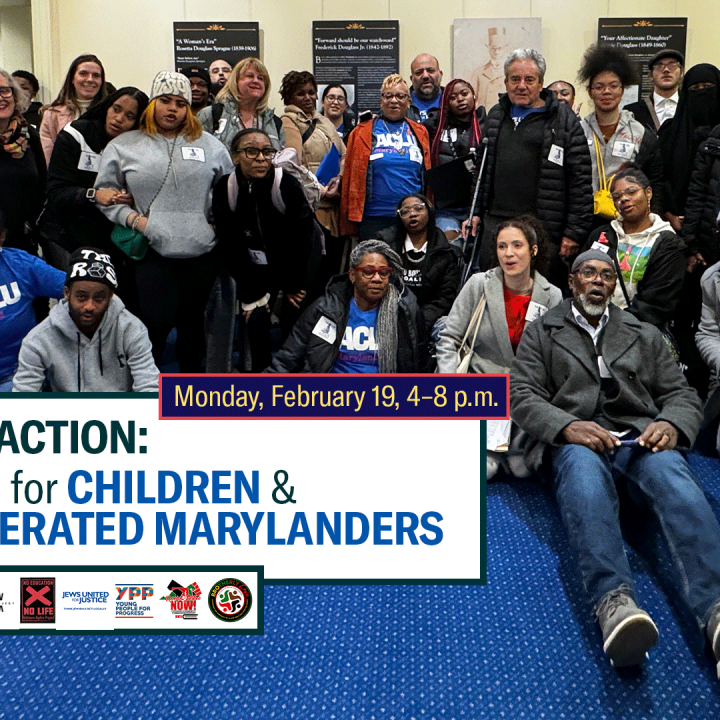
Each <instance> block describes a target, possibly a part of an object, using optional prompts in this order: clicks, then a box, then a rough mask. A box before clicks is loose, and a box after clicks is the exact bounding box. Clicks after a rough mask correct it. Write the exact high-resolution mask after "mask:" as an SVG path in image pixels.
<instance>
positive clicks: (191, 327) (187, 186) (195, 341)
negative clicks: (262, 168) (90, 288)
mask: <svg viewBox="0 0 720 720" xmlns="http://www.w3.org/2000/svg"><path fill="white" fill-rule="evenodd" d="M191 103H192V92H191V89H190V81H189V80H188V79H187V78H186V77H185V76H184V75H182V74H181V73H175V72H160V73H158V74H157V75H156V76H155V79H154V80H153V85H152V92H151V95H150V104H149V105H148V107H147V109H146V110H145V112H144V113H143V115H142V118H141V119H140V129H139V130H132V131H130V132H126V133H123V134H122V135H120V136H119V137H117V138H115V139H114V140H113V141H112V142H110V143H109V144H108V146H107V147H106V148H105V152H104V153H103V156H102V161H101V164H100V169H99V170H98V175H97V180H96V182H95V187H96V188H115V189H117V190H126V191H127V192H128V193H130V195H132V198H133V202H132V204H130V205H126V204H119V205H117V204H115V205H114V204H111V205H106V206H102V207H101V208H100V209H101V210H102V212H103V213H104V214H105V215H106V216H107V217H108V218H109V219H110V220H111V221H112V222H113V223H115V224H116V225H119V226H121V228H120V229H122V228H123V227H125V228H127V229H129V230H131V231H138V232H139V233H142V235H143V236H144V237H145V238H147V248H146V250H144V251H143V248H141V249H140V250H139V251H134V252H133V259H135V260H136V262H135V263H134V279H135V285H136V290H137V295H138V298H137V308H132V309H133V311H134V312H135V314H136V315H137V316H138V317H139V318H140V319H141V320H142V321H143V322H144V323H145V325H146V326H147V328H148V332H149V334H150V340H151V342H152V345H153V355H154V356H155V359H156V362H157V360H158V359H159V358H160V357H161V355H162V353H163V349H164V348H165V341H166V339H167V336H168V333H169V332H170V330H171V329H172V328H173V327H177V330H178V339H177V357H178V364H179V366H180V370H181V372H200V370H201V363H202V359H203V356H204V347H205V337H204V329H203V317H204V313H205V305H206V303H207V298H208V295H209V293H210V288H211V287H212V284H213V280H214V279H215V262H214V254H213V253H212V250H213V249H214V248H215V245H216V243H217V238H216V237H215V230H214V229H213V227H212V225H210V223H209V211H210V205H211V201H212V189H213V187H214V185H215V184H216V183H217V181H218V180H219V179H220V178H221V177H222V176H223V175H227V174H228V173H229V172H230V171H231V170H232V169H233V164H232V160H231V159H230V155H229V153H228V152H227V150H226V149H225V148H224V147H223V145H222V144H221V143H220V142H218V141H217V140H215V138H213V137H211V136H210V135H208V134H207V133H204V132H203V129H202V126H201V125H200V123H199V122H198V120H197V118H196V117H195V116H194V115H193V114H192V113H191V112H190V104H191ZM116 230H118V228H116ZM115 236H116V233H115V232H114V233H113V239H114V240H115Z"/></svg>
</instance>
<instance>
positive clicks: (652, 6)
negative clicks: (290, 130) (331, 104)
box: [32, 0, 720, 105]
mask: <svg viewBox="0 0 720 720" xmlns="http://www.w3.org/2000/svg"><path fill="white" fill-rule="evenodd" d="M32 5H33V37H34V45H35V47H34V57H35V67H36V69H37V71H38V72H41V73H42V75H43V76H42V77H41V82H42V83H43V84H47V85H49V86H50V87H51V88H52V92H51V94H52V95H54V94H55V93H56V92H57V90H58V89H59V86H60V84H61V82H62V80H63V77H64V74H65V72H66V70H67V67H68V65H69V64H70V62H71V61H72V59H73V58H74V57H76V56H77V55H80V54H81V53H83V52H94V53H95V54H96V55H98V56H99V57H100V58H101V59H102V61H103V64H104V65H105V68H106V71H107V75H108V78H109V79H110V80H111V81H112V82H113V83H114V84H115V85H116V86H120V85H128V84H133V85H138V86H139V87H141V88H143V89H146V90H147V89H148V88H149V85H150V82H151V81H152V78H153V76H154V74H155V73H156V72H157V71H158V70H162V69H170V68H172V66H173V43H172V23H173V21H179V20H189V21H198V20H208V21H231V20H232V21H248V20H252V21H257V22H259V23H260V31H261V49H262V56H263V60H264V62H265V64H266V65H267V66H268V69H269V71H270V75H271V77H272V79H273V86H274V88H275V89H277V87H278V86H279V83H280V79H281V78H282V76H283V74H284V73H286V72H287V71H288V70H292V69H296V70H301V69H307V70H312V46H311V32H312V21H313V20H328V19H347V20H353V19H356V20H384V19H393V20H399V22H400V69H401V72H403V73H404V74H406V73H407V72H408V69H409V65H410V61H411V60H412V58H413V57H414V56H415V55H416V54H418V53H420V52H430V53H432V54H434V55H436V56H437V57H438V59H439V61H440V64H441V67H444V68H445V70H446V72H445V79H446V80H449V79H450V69H451V68H452V23H453V19H454V18H456V17H458V18H462V17H467V18H471V17H540V18H542V21H543V54H544V55H545V57H546V59H547V62H548V79H556V78H559V77H563V78H566V79H569V80H573V79H574V78H575V75H576V73H577V68H578V65H579V63H580V58H581V56H582V53H583V51H584V49H585V48H586V47H587V45H589V44H590V43H592V42H594V40H595V39H596V35H597V19H598V17H628V16H637V15H642V14H645V15H647V16H650V17H661V16H667V17H672V16H687V17H688V21H689V32H688V46H687V50H688V52H687V65H688V66H690V65H694V64H696V63H698V62H712V63H714V64H716V65H720V47H719V45H718V43H717V41H716V37H717V28H718V27H720V3H719V2H716V1H715V2H708V1H707V0H685V1H684V2H680V0H631V2H627V1H622V2H621V0H604V1H598V0H226V1H225V2H224V3H223V2H216V3H210V2H208V1H207V0H121V1H120V2H116V1H115V0H113V1H112V2H110V1H108V0H32ZM219 7H222V8H223V9H222V10H217V9H213V8H219ZM36 74H37V72H36ZM38 77H40V75H38ZM272 97H274V98H276V100H277V104H278V105H279V102H280V101H279V97H278V96H277V95H275V94H274V91H273V96H272ZM271 104H272V103H271Z"/></svg>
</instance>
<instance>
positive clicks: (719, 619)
mask: <svg viewBox="0 0 720 720" xmlns="http://www.w3.org/2000/svg"><path fill="white" fill-rule="evenodd" d="M490 41H491V45H492V47H493V49H494V52H493V53H492V60H491V62H490V63H488V65H487V66H486V67H485V68H482V69H481V70H482V72H481V73H480V74H479V75H478V76H477V77H473V78H469V79H463V78H453V79H451V80H450V81H449V82H447V84H446V85H444V86H443V84H442V80H443V72H442V70H441V69H440V66H439V63H438V61H437V59H436V58H435V57H434V56H432V55H430V54H427V53H422V54H419V55H418V56H417V57H415V58H414V59H413V61H412V63H411V66H410V75H409V81H407V80H406V79H405V78H403V76H402V75H400V74H391V75H389V76H388V77H386V78H385V79H384V81H383V83H382V85H381V87H380V88H379V89H378V103H377V107H376V108H357V109H358V110H360V111H368V110H369V112H360V113H359V114H356V113H355V112H354V111H353V108H351V107H350V103H349V96H348V91H347V88H345V87H344V86H343V85H342V84H341V83H330V84H328V85H326V86H325V87H324V88H322V92H320V90H321V88H320V87H319V85H318V82H317V80H316V78H315V77H314V76H313V75H312V73H310V72H307V71H303V70H292V71H290V72H288V73H286V74H285V75H284V77H283V78H282V81H281V83H280V89H279V96H280V98H281V103H282V112H280V111H277V112H276V110H275V109H274V108H273V104H274V103H273V100H272V98H273V97H274V96H273V95H272V92H271V90H272V83H271V79H270V75H269V73H268V70H267V68H266V67H265V66H264V65H263V63H262V62H261V61H260V60H259V59H258V58H245V59H243V60H241V61H240V62H238V63H237V64H236V65H235V66H234V67H233V66H231V64H230V63H228V62H227V61H226V60H225V59H224V58H217V59H216V60H215V61H214V62H212V63H211V64H210V65H209V67H207V68H202V67H191V68H186V69H185V70H183V72H165V71H163V72H159V73H158V74H157V75H156V77H155V79H154V81H153V83H152V86H151V88H150V89H149V93H147V94H146V93H145V92H143V91H142V90H141V89H139V88H136V87H121V88H120V89H117V90H116V89H115V88H114V86H112V85H111V83H110V82H108V80H107V79H106V77H105V71H104V69H103V65H102V62H101V61H100V59H99V58H98V57H97V56H95V55H81V56H80V57H78V58H76V59H75V60H74V61H73V63H72V64H71V66H70V68H69V70H68V73H67V76H66V79H65V82H64V83H63V86H62V88H61V90H60V92H59V93H58V95H57V97H56V99H55V100H54V101H53V102H52V103H50V104H49V105H47V106H45V107H39V106H38V104H37V103H34V104H31V101H32V98H33V96H34V94H36V93H37V90H38V87H39V85H38V82H37V79H36V78H35V77H34V76H33V75H32V73H29V72H27V71H17V72H16V73H13V74H12V75H11V74H9V73H7V72H5V71H0V137H1V138H2V151H1V152H0V247H1V248H2V249H1V251H0V298H1V301H0V334H1V335H2V340H3V342H2V344H1V346H0V390H2V391H7V390H10V389H12V390H13V391H15V392H37V391H42V390H49V391H61V392H83V391H93V392H104V391H105V392H111V391H121V392H122V391H135V392H141V391H154V390H156V389H157V387H158V373H159V371H158V365H159V364H160V363H161V358H162V356H163V353H164V350H165V347H166V343H167V339H168V335H169V333H170V332H171V331H172V330H173V329H176V331H177V341H176V348H175V349H176V359H177V363H178V366H179V369H180V371H182V372H193V373H199V372H203V371H207V372H232V371H236V372H243V371H251V372H260V371H266V372H314V373H414V372H432V371H434V370H435V371H439V372H441V373H458V372H465V373H468V372H469V373H488V372H490V373H509V374H510V379H511V392H510V396H511V417H512V422H511V424H510V425H509V426H508V429H507V432H506V433H505V435H504V438H503V441H502V442H497V443H496V444H495V445H493V447H491V448H489V451H488V454H487V458H488V459H487V475H488V476H489V477H490V476H492V475H494V474H495V473H502V472H505V473H506V474H509V475H515V476H522V475H527V474H529V473H531V472H535V471H537V472H540V473H541V474H542V475H544V476H546V477H547V478H549V480H550V484H551V486H552V489H553V492H554V493H555V496H556V498H557V501H558V504H559V507H560V512H561V514H562V516H563V518H564V520H565V522H566V524H567V527H568V534H569V539H570V546H571V549H572V550H573V552H574V553H575V557H576V558H577V560H578V564H579V569H580V574H581V575H582V579H583V583H584V586H585V589H586V591H587V593H588V598H589V599H590V601H591V602H592V604H593V607H594V609H595V612H596V614H597V617H598V621H599V625H600V629H601V632H602V636H603V648H604V650H605V652H606V653H607V654H608V656H609V657H610V658H611V660H612V661H613V663H614V664H615V665H616V666H618V667H620V666H626V665H634V664H639V663H642V662H643V660H644V658H645V655H646V652H647V650H649V649H650V648H651V647H652V646H653V645H654V644H655V642H656V641H657V639H658V630H657V627H656V625H655V623H654V622H653V620H652V619H651V618H650V616H649V615H648V613H646V612H645V611H644V610H642V609H640V608H639V607H638V606H637V604H636V596H635V592H634V586H633V579H632V576H631V574H630V570H629V568H628V567H627V560H626V557H625V553H624V550H623V541H622V535H621V532H620V526H619V521H618V505H619V503H620V496H621V495H622V497H623V502H625V499H624V498H625V495H628V496H629V497H630V498H631V499H632V500H634V501H635V502H639V503H640V504H643V505H646V506H648V507H649V508H650V510H651V511H652V512H653V513H654V514H655V515H656V516H657V517H658V518H659V520H660V526H661V527H662V529H663V532H664V534H665V537H666V539H667V541H668V542H669V543H670V546H671V548H673V557H674V559H675V562H676V565H677V571H678V574H679V577H681V578H682V579H683V582H682V591H683V594H684V597H685V600H686V601H687V604H688V606H689V607H690V608H691V610H692V612H693V613H694V615H695V617H696V618H697V621H698V624H699V626H700V627H701V628H702V629H703V630H704V631H705V633H706V636H707V638H708V640H709V642H710V644H711V647H712V650H713V652H714V654H715V658H716V660H717V661H718V663H719V667H720V526H718V522H717V519H716V517H715V515H714V513H713V511H712V509H711V507H710V506H709V505H708V503H707V501H706V499H705V497H704V495H703V493H702V491H701V489H700V488H699V487H698V485H697V482H696V480H695V479H694V477H693V475H692V472H691V470H690V467H689V466H688V464H687V462H686V461H685V459H684V457H683V455H682V454H681V453H679V452H678V451H677V450H676V448H678V447H679V448H689V447H690V446H692V444H693V442H694V440H695V438H696V436H697V434H698V431H699V429H700V426H701V423H703V422H704V423H705V424H706V425H708V424H711V423H712V422H714V421H716V417H717V416H718V415H720V385H719V384H718V375H719V374H720V262H718V261H719V260H720V244H719V237H718V227H719V224H720V223H719V221H720V94H719V93H720V71H719V70H718V68H716V67H715V66H713V65H709V64H700V65H695V66H694V67H691V68H689V69H688V71H687V73H686V72H685V67H684V66H685V59H684V57H683V56H682V54H681V53H679V52H677V51H676V50H672V49H666V50H661V51H660V52H658V53H657V54H656V55H655V56H654V57H652V59H651V60H650V61H649V63H648V67H647V70H648V73H649V75H650V76H651V78H652V82H653V91H652V93H651V94H650V95H649V96H648V97H645V98H641V99H640V100H639V101H638V102H636V103H633V104H631V105H628V106H626V107H623V95H624V91H625V90H626V89H627V88H628V87H629V86H632V85H637V83H638V81H639V78H637V77H636V74H635V68H634V66H633V64H632V63H631V61H630V59H629V58H628V56H627V54H626V53H625V52H624V51H623V50H621V49H619V48H612V47H607V46H603V45H593V46H591V47H589V48H588V49H587V51H586V53H585V55H584V57H583V58H582V61H581V63H580V67H579V70H578V74H577V80H578V81H579V82H580V83H582V85H583V86H584V87H585V89H586V90H587V93H588V96H589V98H590V101H591V103H592V110H591V112H589V113H588V114H586V115H585V116H584V117H582V118H581V117H580V106H576V105H575V87H574V86H573V84H572V83H570V82H568V81H567V80H556V81H555V82H553V83H550V84H547V85H546V82H545V80H546V78H545V75H546V72H547V67H546V62H545V59H544V58H543V57H542V55H541V54H540V53H538V52H537V51H536V50H533V49H518V50H515V51H513V52H511V53H510V54H509V55H507V56H506V57H505V58H504V62H503V58H502V54H503V53H504V52H505V48H506V45H505V43H504V37H500V36H497V37H491V38H490ZM479 89H480V90H481V97H479V98H478V96H477V93H478V92H480V90H479ZM319 94H320V95H319ZM238 303H239V306H240V311H239V312H237V313H236V305H237V304H238ZM701 398H702V399H701ZM705 399H707V402H706V404H705V407H704V415H703V404H702V401H703V400H705ZM719 440H720V438H719ZM718 445H719V447H720V442H719V443H718ZM621 486H622V487H621ZM619 489H622V493H620V492H619Z"/></svg>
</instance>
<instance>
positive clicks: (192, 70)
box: [180, 65, 210, 88]
mask: <svg viewBox="0 0 720 720" xmlns="http://www.w3.org/2000/svg"><path fill="white" fill-rule="evenodd" d="M180 72H181V73H182V74H183V75H184V76H185V77H186V78H187V79H188V80H192V78H200V80H202V81H203V82H204V83H205V84H206V85H207V86H208V88H209V87H210V73H208V71H207V70H203V69H202V68H201V67H197V66H196V65H193V66H192V67H186V68H183V69H182V70H181V71H180Z"/></svg>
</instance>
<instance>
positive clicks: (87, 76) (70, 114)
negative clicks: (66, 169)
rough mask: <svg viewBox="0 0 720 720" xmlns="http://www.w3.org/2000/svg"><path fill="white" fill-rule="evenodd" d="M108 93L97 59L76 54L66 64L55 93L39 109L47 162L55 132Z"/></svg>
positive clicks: (41, 137) (100, 65)
mask: <svg viewBox="0 0 720 720" xmlns="http://www.w3.org/2000/svg"><path fill="white" fill-rule="evenodd" d="M108 94H109V93H108V90H107V86H106V85H105V68H103V66H102V63H101V62H100V60H99V58H98V57H97V56H96V55H90V54H86V55H78V57H76V58H75V59H74V60H73V61H72V63H71V64H70V69H69V70H68V72H67V75H66V76H65V82H63V86H62V89H61V90H60V92H59V93H58V96H57V97H56V98H55V99H54V100H53V101H52V102H51V103H50V105H48V106H47V107H45V108H44V109H43V115H42V122H41V123H40V140H41V141H42V146H43V152H44V153H45V162H46V163H47V164H50V156H51V155H52V149H53V145H55V138H56V137H57V136H58V133H59V132H60V131H61V130H62V129H63V128H64V127H65V126H66V125H67V124H68V123H69V122H71V121H73V120H77V118H79V117H80V116H81V115H82V114H83V113H84V112H85V111H86V110H88V109H89V108H90V107H92V106H93V105H96V104H97V103H99V102H101V101H102V100H104V99H105V98H106V97H107V96H108Z"/></svg>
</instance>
